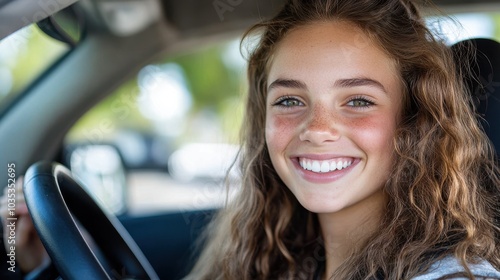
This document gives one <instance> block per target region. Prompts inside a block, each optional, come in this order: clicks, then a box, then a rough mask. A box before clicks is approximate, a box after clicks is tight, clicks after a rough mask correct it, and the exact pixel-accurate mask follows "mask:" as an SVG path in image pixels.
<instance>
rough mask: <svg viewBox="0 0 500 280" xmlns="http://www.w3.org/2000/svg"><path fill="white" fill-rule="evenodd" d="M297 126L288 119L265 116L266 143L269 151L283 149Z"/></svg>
mask: <svg viewBox="0 0 500 280" xmlns="http://www.w3.org/2000/svg"><path fill="white" fill-rule="evenodd" d="M298 126H299V124H298V123H297V121H296V120H294V119H292V118H290V117H283V116H266V142H267V146H268V147H269V149H270V150H271V149H273V150H274V149H280V148H281V149H284V148H285V147H286V146H287V145H288V144H289V143H290V141H291V140H292V138H293V137H294V134H295V131H296V130H297V127H298Z"/></svg>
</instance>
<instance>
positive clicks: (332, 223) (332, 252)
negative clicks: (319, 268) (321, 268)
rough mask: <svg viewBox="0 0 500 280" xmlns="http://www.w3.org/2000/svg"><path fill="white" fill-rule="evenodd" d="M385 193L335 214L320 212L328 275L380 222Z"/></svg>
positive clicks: (356, 248) (326, 273) (379, 193)
mask: <svg viewBox="0 0 500 280" xmlns="http://www.w3.org/2000/svg"><path fill="white" fill-rule="evenodd" d="M385 202H386V198H385V193H384V192H382V191H380V192H378V193H376V194H373V195H372V196H371V197H369V198H367V199H366V200H365V201H363V203H358V204H356V205H352V206H349V207H348V208H345V209H342V210H341V211H339V212H335V213H320V214H318V219H319V223H320V225H321V231H322V234H323V238H324V241H325V253H326V267H325V277H326V279H330V277H331V275H332V274H333V273H334V272H335V270H337V269H338V267H339V266H340V265H342V263H344V261H345V260H346V259H347V258H348V257H349V256H350V255H351V254H352V253H353V252H354V251H356V250H360V249H361V248H359V245H360V244H363V243H364V242H365V241H366V238H368V237H369V236H370V235H371V234H372V233H373V232H374V231H375V230H376V229H377V228H378V226H379V225H380V221H381V219H382V215H383V213H384V209H385Z"/></svg>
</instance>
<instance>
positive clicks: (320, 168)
mask: <svg viewBox="0 0 500 280" xmlns="http://www.w3.org/2000/svg"><path fill="white" fill-rule="evenodd" d="M291 160H292V163H293V165H294V166H295V168H296V170H297V171H298V173H299V174H300V176H301V177H302V178H304V179H305V180H306V181H309V182H311V183H319V184H326V183H331V182H334V181H336V180H339V179H340V178H342V177H344V176H345V175H346V174H348V173H350V172H351V170H352V169H353V168H354V166H356V165H357V164H358V163H359V162H360V159H359V158H355V157H349V156H338V155H317V154H308V155H297V156H294V157H292V158H291Z"/></svg>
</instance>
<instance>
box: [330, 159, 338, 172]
mask: <svg viewBox="0 0 500 280" xmlns="http://www.w3.org/2000/svg"><path fill="white" fill-rule="evenodd" d="M335 169H337V163H335V161H332V162H330V170H331V171H334V170H335Z"/></svg>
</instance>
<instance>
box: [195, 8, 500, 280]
mask: <svg viewBox="0 0 500 280" xmlns="http://www.w3.org/2000/svg"><path fill="white" fill-rule="evenodd" d="M254 34H259V35H260V36H261V37H260V41H259V43H258V45H257V46H256V47H255V49H254V50H253V52H252V53H251V55H250V57H249V66H248V78H249V92H248V100H247V107H246V110H247V112H246V122H245V130H244V135H243V139H244V143H243V156H242V163H241V168H242V172H243V182H242V191H241V194H240V195H239V197H237V199H235V200H234V201H232V203H230V205H228V206H227V207H226V208H225V209H224V210H222V211H221V213H220V214H219V216H218V217H217V219H216V220H215V221H214V222H213V224H212V227H211V229H210V233H209V235H208V236H207V237H208V238H207V240H206V247H205V249H204V251H203V253H202V255H201V257H200V259H199V261H198V263H197V265H196V266H195V268H194V270H193V272H192V273H191V274H190V276H189V277H188V278H189V279H419V280H421V279H457V278H460V277H465V278H467V279H469V278H470V279H474V278H476V279H486V278H492V279H500V271H499V270H500V244H499V242H500V240H499V238H500V229H499V227H498V226H499V217H500V215H499V211H500V204H499V201H500V188H499V186H500V180H499V172H498V169H497V167H496V164H495V161H494V156H493V152H492V148H491V146H490V144H489V142H488V140H487V138H486V136H485V135H484V133H483V132H482V130H481V129H480V127H479V125H478V120H477V119H476V116H475V114H474V113H473V110H472V109H471V102H470V100H469V99H470V98H469V96H468V93H467V91H466V90H465V88H464V86H463V83H462V81H461V80H460V79H459V78H458V77H459V73H457V72H456V71H455V69H456V63H455V61H453V59H452V58H451V55H450V51H449V49H448V48H447V47H446V46H445V45H444V44H443V43H442V42H441V41H440V40H439V38H436V37H435V36H434V35H433V34H432V33H431V32H430V31H429V30H428V29H427V27H426V25H425V23H424V21H423V19H422V18H421V17H420V15H419V13H418V10H417V8H416V7H415V5H414V3H412V1H410V0H384V1H374V0H361V1H352V0H307V1H306V0H303V1H298V0H292V1H289V2H288V3H287V4H286V5H285V7H284V8H283V9H282V10H281V12H280V13H279V14H278V15H277V16H276V17H274V18H273V19H271V20H268V21H265V22H262V23H259V24H257V25H256V26H254V27H253V28H251V29H250V31H249V32H248V33H247V34H246V37H247V38H248V37H250V36H253V35H254ZM460 279H463V278H460Z"/></svg>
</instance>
